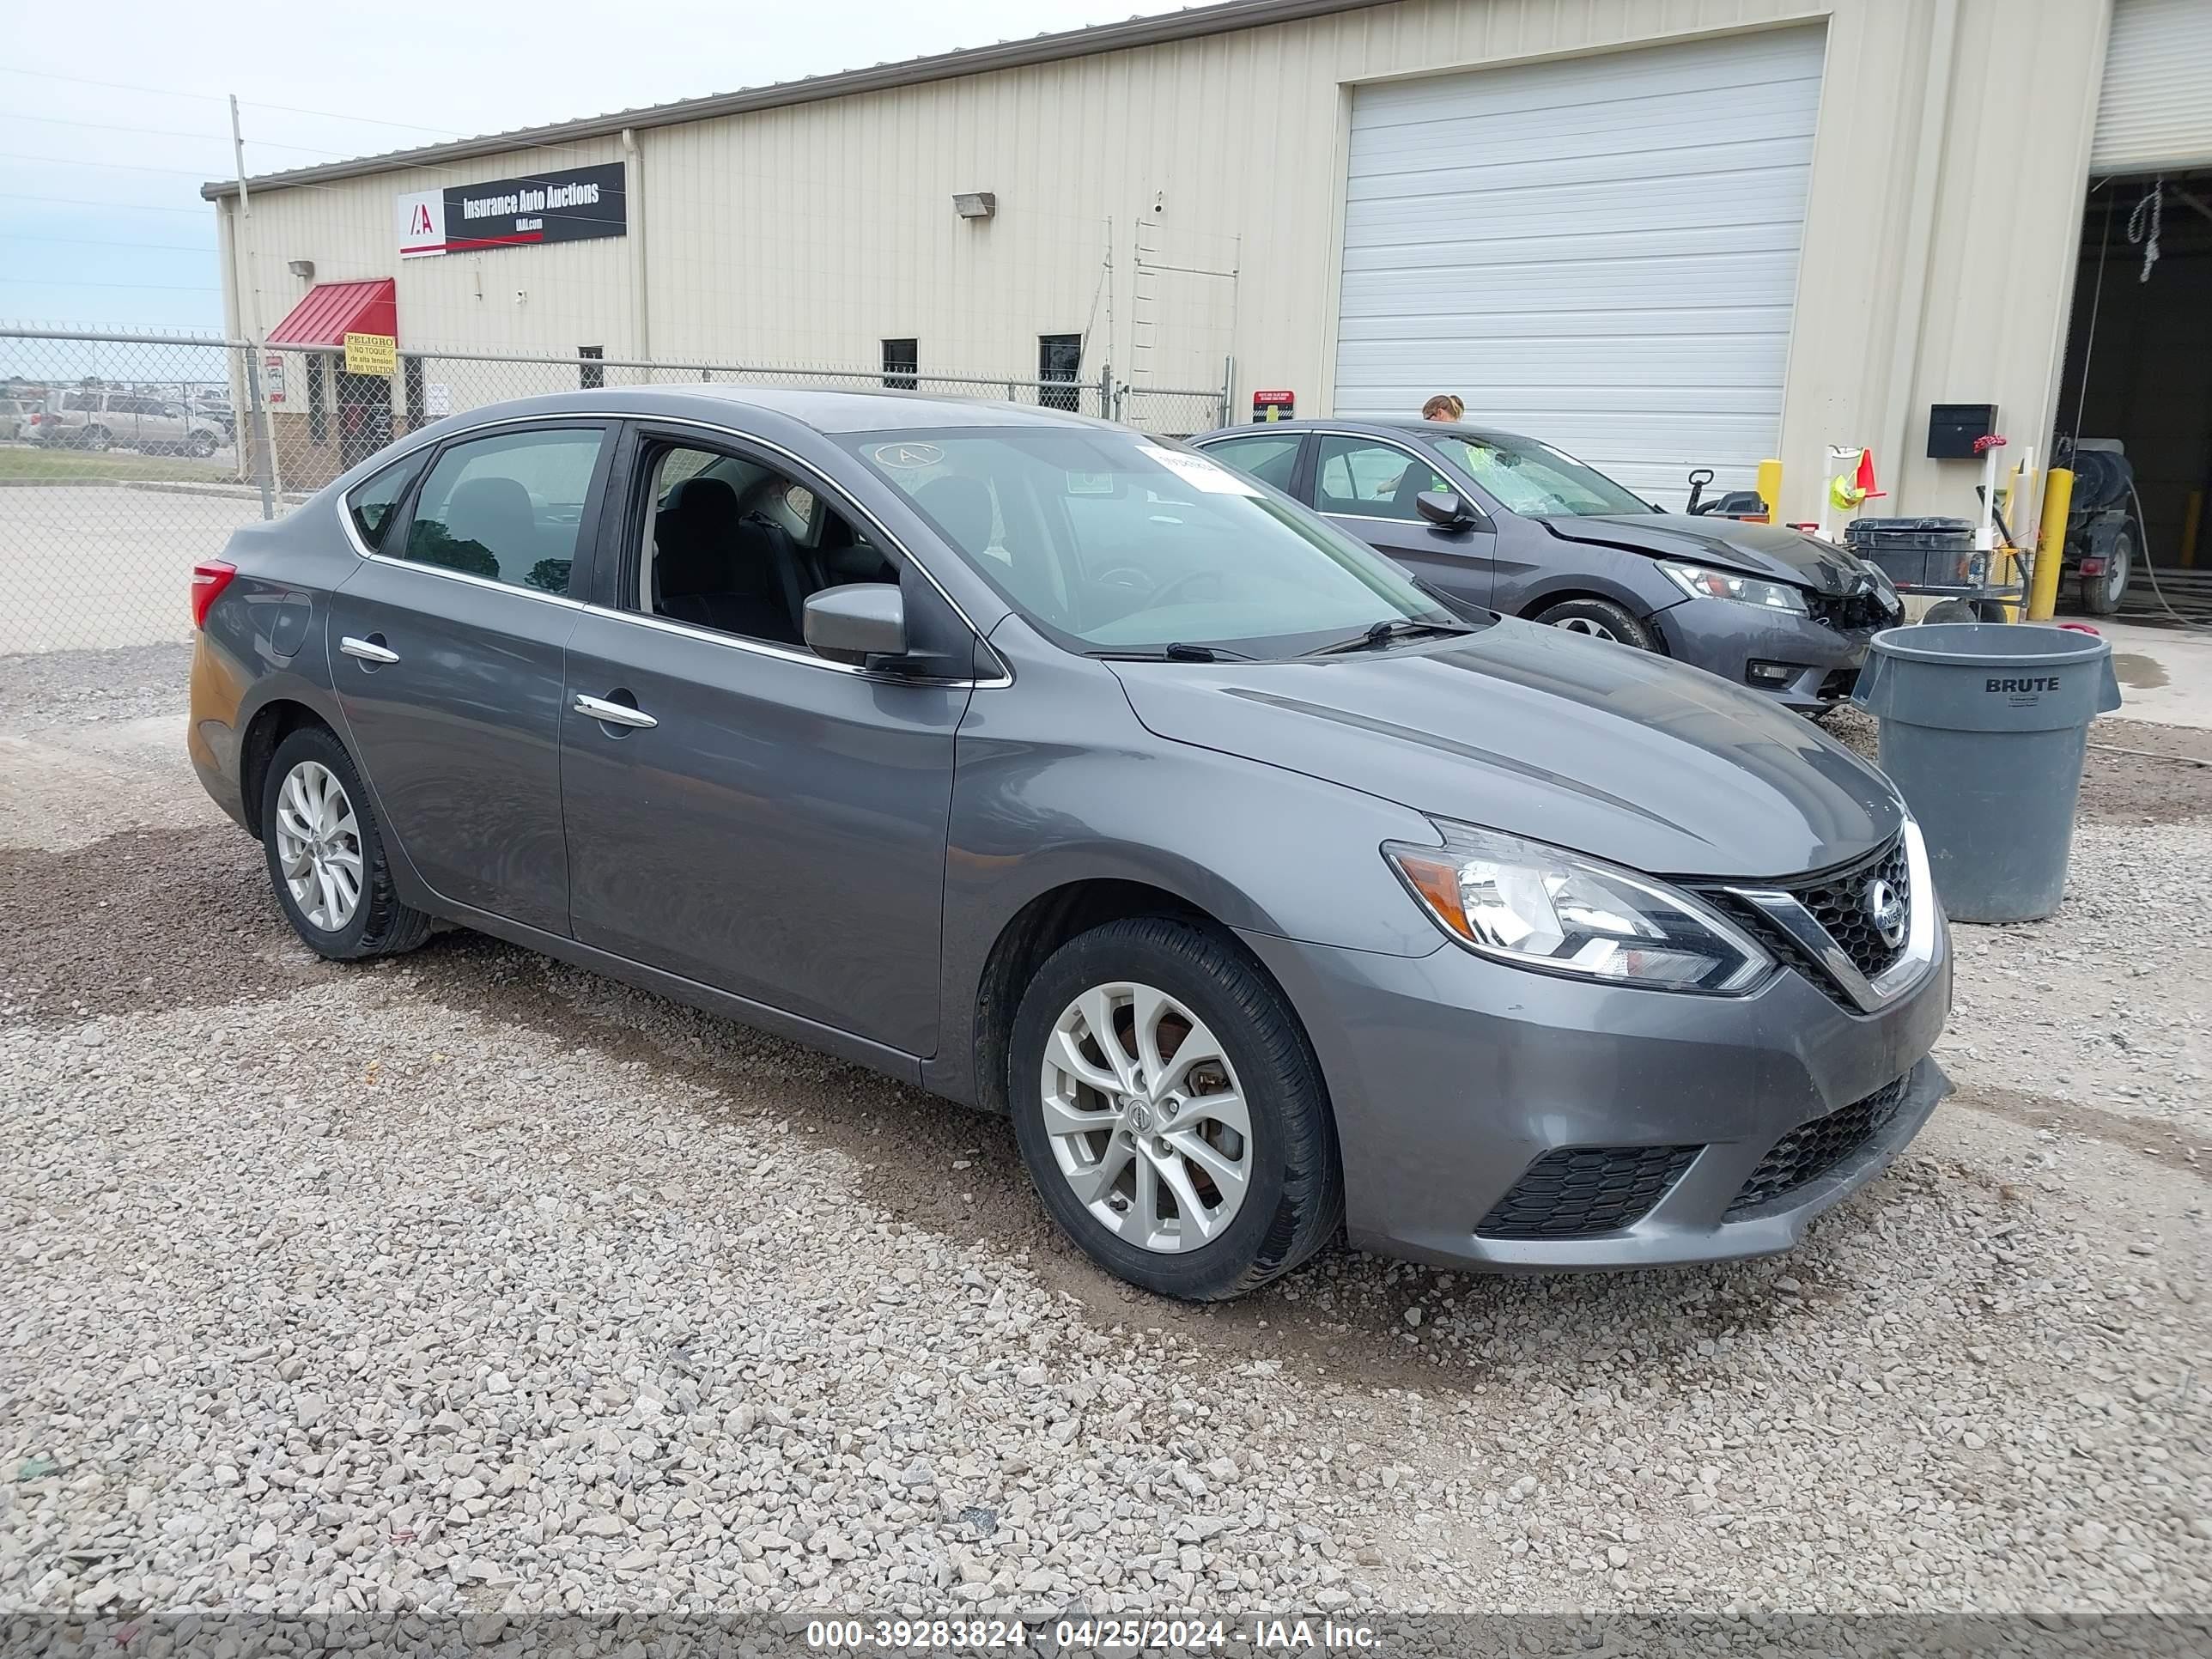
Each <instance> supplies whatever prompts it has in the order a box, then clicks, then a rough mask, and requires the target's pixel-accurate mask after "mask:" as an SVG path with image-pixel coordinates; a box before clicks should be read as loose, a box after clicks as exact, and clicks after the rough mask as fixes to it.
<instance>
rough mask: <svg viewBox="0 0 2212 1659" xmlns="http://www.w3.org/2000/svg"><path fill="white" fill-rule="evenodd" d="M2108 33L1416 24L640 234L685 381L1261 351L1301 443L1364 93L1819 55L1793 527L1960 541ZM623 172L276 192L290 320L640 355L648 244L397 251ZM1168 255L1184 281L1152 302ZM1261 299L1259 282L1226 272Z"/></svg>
mask: <svg viewBox="0 0 2212 1659" xmlns="http://www.w3.org/2000/svg"><path fill="white" fill-rule="evenodd" d="M2109 12H2110V0H1405V3H1401V4H1396V5H1389V6H1383V7H1377V8H1374V9H1365V10H1358V11H1352V12H1346V13H1341V14H1338V15H1333V16H1328V17H1322V18H1317V19H1313V20H1310V21H1300V22H1294V23H1286V24H1279V25H1272V26H1268V27H1259V28H1252V29H1247V30H1243V31H1240V32H1238V33H1231V34H1223V35H1218V36H1213V37H1210V38H1202V39H1198V40H1187V41H1182V42H1176V43H1171V44H1166V45H1161V46H1148V47H1142V48H1137V49H1133V50H1126V51H1121V52H1113V53H1106V54H1101V55H1098V56H1095V57H1090V58H1075V59H1069V60H1065V61H1062V62H1060V63H1055V64H1042V65H1037V66H1034V67H1029V68H1023V69H1013V70H1000V71H996V72H994V73H990V74H985V75H975V76H964V77H961V78H957V79H953V80H948V81H943V82H933V83H930V84H927V85H923V86H918V87H912V88H901V89H896V90H892V91H887V92H881V93H873V94H864V95H858V96H852V97H848V98H843V99H838V100H827V101H823V102H817V103H813V104H806V105H799V106H788V107H785V108H780V109H774V110H768V111H763V112H754V113H750V114H745V115H741V116H735V117H728V118H720V119H716V120H712V121H700V122H694V123H690V124H688V125H679V126H671V127H664V128H655V129H650V130H647V131H641V132H640V133H639V134H638V135H637V137H638V142H639V143H640V144H641V148H642V171H643V189H642V198H643V199H642V204H641V205H640V204H638V203H637V202H636V201H635V196H636V194H637V193H638V192H637V181H636V180H635V179H633V181H632V189H633V196H634V201H633V215H634V216H641V217H642V220H643V224H642V238H643V243H642V250H641V252H642V263H643V265H644V268H645V273H646V276H645V281H646V289H645V292H644V295H643V297H644V299H645V300H646V301H647V305H646V307H645V313H646V315H647V317H649V319H650V334H651V342H650V343H651V346H652V349H653V355H655V356H662V357H679V358H682V357H707V358H713V359H716V360H720V361H744V362H771V361H772V362H842V363H851V362H862V363H866V362H873V361H874V360H875V358H876V355H877V352H878V349H879V343H880V341H881V340H882V339H884V338H885V337H905V336H912V337H916V338H918V339H919V340H920V341H921V361H922V364H923V366H924V368H925V369H927V368H936V369H939V370H941V371H950V370H957V369H962V368H1000V369H1012V368H1020V367H1022V366H1024V365H1033V364H1034V362H1035V354H1036V337H1037V335H1039V334H1040V333H1054V332H1063V331H1066V332H1073V331H1085V333H1086V334H1087V335H1088V336H1089V337H1090V339H1091V349H1090V350H1089V351H1088V352H1087V353H1086V356H1085V373H1086V374H1092V373H1095V372H1096V369H1097V362H1098V361H1099V359H1100V357H1101V356H1103V355H1107V354H1110V356H1111V357H1112V360H1113V363H1114V367H1115V372H1116V374H1117V375H1118V376H1119V377H1121V378H1123V379H1127V380H1136V381H1137V382H1138V383H1139V384H1147V383H1149V384H1153V385H1163V386H1164V385H1194V386H1206V385H1211V384H1214V383H1217V382H1218V380H1219V377H1220V372H1221V364H1222V361H1223V358H1224V356H1226V355H1228V354H1230V353H1231V352H1233V353H1234V356H1235V358H1236V362H1237V396H1238V397H1239V398H1240V399H1242V398H1249V393H1250V392H1251V390H1252V389H1253V388H1255V387H1257V386H1288V387H1292V388H1295V389H1296V390H1297V392H1298V393H1299V398H1300V411H1301V412H1302V413H1304V412H1311V411H1314V410H1325V409H1326V408H1327V406H1328V392H1329V388H1328V378H1327V377H1328V374H1329V372H1330V371H1329V366H1330V364H1331V363H1332V362H1333V361H1334V320H1333V319H1334V308H1335V307H1334V291H1333V290H1334V282H1335V272H1336V266H1337V237H1338V234H1339V233H1338V220H1339V216H1340V210H1341V199H1342V179H1343V173H1344V143H1345V132H1346V127H1347V125H1348V119H1349V109H1350V101H1351V88H1352V85H1353V84H1355V83H1358V82H1363V81H1371V80H1376V79H1381V78H1385V77H1395V76H1407V75H1416V74H1435V73H1444V72H1449V71H1452V70H1465V69H1469V68H1476V67H1480V66H1481V65H1484V64H1497V63H1506V62H1515V61H1522V60H1527V59H1530V58H1544V57H1553V56H1560V55H1565V54H1571V53H1581V52H1599V51H1613V50H1621V49H1627V48H1632V47H1634V46H1638V45H1643V44H1648V43H1651V42H1655V41H1658V40H1674V39H1680V38H1682V37H1684V36H1686V35H1694V34H1720V33H1730V32H1734V31H1739V30H1746V29H1753V28H1759V27H1773V26H1776V25H1782V24H1793V23H1800V22H1806V21H1826V25H1827V38H1828V52H1827V67H1826V77H1825V82H1824V87H1823V91H1822V95H1821V107H1820V125H1819V135H1818V137H1817V139H1816V143H1815V148H1814V163H1813V183H1812V204H1811V207H1810V209H1809V210H1808V222H1807V226H1806V234H1805V241H1804V247H1803V253H1802V264H1801V273H1800V277H1799V297H1798V307H1797V320H1796V331H1795V335H1794V337H1793V340H1792V344H1791V355H1790V375H1789V384H1788V388H1787V392H1786V395H1785V402H1784V419H1783V429H1782V434H1781V440H1780V453H1781V454H1782V456H1783V459H1784V464H1785V478H1786V480H1787V490H1786V499H1785V503H1784V505H1785V509H1786V510H1787V511H1788V513H1790V515H1791V516H1793V517H1811V516H1813V514H1814V511H1815V510H1816V508H1815V503H1816V501H1817V499H1818V490H1819V488H1820V472H1821V469H1822V459H1823V450H1824V446H1825V445H1826V444H1827V443H1829V442H1831V441H1834V442H1864V443H1868V444H1871V445H1873V446H1874V447H1875V450H1876V453H1877V458H1878V460H1879V461H1880V463H1881V469H1882V472H1883V479H1884V483H1885V484H1886V485H1887V487H1888V488H1890V489H1892V490H1893V497H1892V501H1891V502H1890V504H1889V505H1890V506H1891V507H1893V508H1899V509H1902V510H1907V511H1912V512H1935V511H1952V512H1965V511H1967V510H1969V508H1970V506H1971V502H1972V486H1973V483H1974V482H1975V477H1974V475H1973V473H1972V469H1971V468H1968V467H1964V466H1961V465H1960V464H1958V463H1932V462H1928V461H1925V460H1923V459H1917V454H1918V452H1919V451H1920V449H1921V448H1922V447H1923V444H1924V439H1925V420H1926V411H1927V405H1928V404H1929V403H1931V402H1938V401H1942V402H1952V401H1956V402H1967V401H1994V402H1997V403H1999V404H2002V406H2003V410H2004V416H2003V420H2004V424H2005V426H2006V427H2007V428H2008V431H2009V432H2010V434H2011V435H2012V436H2013V438H2014V440H2015V443H2016V444H2020V445H2021V446H2023V447H2024V446H2026V445H2027V444H2029V443H2034V444H2036V445H2037V446H2038V447H2041V445H2042V443H2043V441H2044V439H2045V437H2046V436H2047V432H2048V428H2049V425H2050V414H2051V411H2050V404H2051V398H2053V396H2055V387H2056V380H2057V359H2058V356H2059V350H2058V348H2059V344H2060V343H2061V340H2062V338H2063V318H2064V315H2065V310H2066V304H2067V300H2068V297H2069V290H2070V283H2071V277H2072V270H2073V257H2072V249H2073V246H2074V241H2075V229H2076V226H2077V224H2078V220H2079V215H2080V211H2081V186H2082V179H2083V174H2084V170H2085V167H2086V165H2087V153H2088V141H2089V133H2090V130H2091V125H2092V121H2093V116H2094V113H2095V105H2096V97H2097V89H2098V85H2099V80H2100V70H2101V64H2102V58H2103V52H2104V42H2105V35H2106V27H2107V21H2108V16H2109ZM858 55H865V54H856V56H858ZM620 155H621V147H620V144H619V142H618V141H616V140H607V141H604V142H598V143H592V144H588V145H581V146H577V147H574V149H569V150H564V151H562V152H558V153H547V152H532V151H518V152H516V153H515V155H513V157H512V158H501V157H484V158H478V159H477V160H473V161H467V162H463V163H459V164H457V165H456V166H455V167H453V169H451V170H450V173H449V174H444V175H441V174H439V173H431V172H428V171H426V170H424V169H421V168H415V169H410V170H407V171H405V172H404V173H395V174H392V175H390V176H387V177H380V178H372V179H359V180H349V181H345V182H343V183H340V184H337V185H332V186H330V187H327V188H326V189H324V190H321V191H307V190H290V191H273V192H266V193H264V196H263V197H261V198H259V199H258V201H257V204H256V206H257V219H258V222H259V228H258V241H259V244H260V246H261V249H262V254H263V258H264V270H274V271H275V273H276V275H275V277H274V278H273V280H272V279H270V278H268V277H266V276H264V294H267V295H286V296H289V297H296V295H297V293H298V292H299V291H300V290H301V284H300V283H297V282H296V281H295V280H294V279H292V278H291V277H289V276H286V275H285V274H284V272H283V262H284V260H285V259H287V258H298V257H309V258H314V259H315V260H316V263H317V273H316V274H317V276H318V278H319V279H323V280H327V279H331V278H337V277H345V276H381V275H390V274H394V273H395V272H396V274H397V275H398V278H399V313H400V326H401V329H402V331H403V333H404V337H405V338H404V343H405V344H407V345H409V346H416V345H426V344H434V343H435V344H449V345H455V346H463V347H470V348H476V349H489V348H497V347H513V348H517V349H546V350H552V351H558V352H563V353H565V352H568V351H572V350H574V348H575V347H576V346H577V345H578V344H581V343H593V344H605V346H606V347H607V348H608V350H609V353H610V355H618V354H619V353H620V352H622V351H623V350H625V349H635V342H636V341H637V339H638V338H639V336H640V329H641V317H640V312H639V307H638V304H637V301H638V298H639V297H640V296H639V295H638V292H637V289H636V286H635V283H634V282H633V281H632V271H633V259H634V258H635V256H636V254H637V252H638V250H636V249H634V248H632V247H631V246H629V244H630V241H631V240H632V239H627V238H626V239H618V240H617V239H611V240H604V241H599V242H592V243H586V244H581V245H572V246H567V247H556V248H547V249H532V250H517V251H513V252H491V253H483V254H474V255H464V256H448V257H447V258H439V259H418V260H410V261H406V262H404V263H402V262H400V261H399V260H398V258H397V257H396V251H395V242H394V234H393V227H392V201H393V197H394V195H395V193H396V192H398V191H403V190H411V189H417V188H423V187H427V186H428V185H430V184H433V183H439V182H464V181H466V180H470V179H489V178H495V177H501V176H505V175H507V174H512V173H522V172H526V171H528V170H529V169H530V168H531V167H533V166H536V165H540V164H543V163H544V162H550V161H572V162H574V161H612V160H617V159H619V158H620ZM967 190H987V191H995V192H996V193H997V195H998V197H999V211H998V215H997V216H996V217H995V218H994V219H993V220H991V221H988V222H980V223H979V222H963V221H961V220H959V219H957V218H956V217H955V216H954V215H953V212H952V209H951V196H952V194H953V192H955V191H967ZM1109 224H1110V233H1109ZM1140 224H1141V226H1142V227H1143V228H1142V229H1141V231H1140V229H1139V225H1140ZM1140 235H1141V236H1143V237H1144V238H1145V239H1146V241H1147V242H1148V244H1149V249H1150V251H1149V254H1148V262H1149V264H1151V265H1152V267H1154V269H1153V270H1152V274H1151V275H1150V276H1147V277H1146V278H1144V279H1143V280H1142V281H1141V282H1140V281H1139V278H1138V276H1137V273H1136V271H1135V269H1134V265H1135V263H1136V256H1135V247H1136V244H1137V239H1138V238H1139V236H1140ZM1109 252H1110V253H1111V254H1112V258H1111V261H1110V265H1111V269H1110V272H1109V269H1108V267H1109ZM1167 266H1180V267H1185V268H1187V269H1184V270H1165V269H1162V268H1163V267H1167ZM1231 268H1234V269H1236V270H1237V271H1238V272H1239V273H1240V274H1239V275H1238V276H1237V278H1236V279H1235V281H1234V282H1233V283H1231V281H1230V280H1229V279H1228V278H1226V277H1219V276H1204V275H1198V274H1194V272H1196V271H1205V270H1229V269H1231ZM518 289H520V290H524V291H525V292H526V295H527V298H526V300H524V301H521V302H520V303H517V302H516V301H515V300H514V298H513V295H514V293H515V291H516V290H518ZM289 297H287V298H286V299H285V300H284V301H283V303H285V304H289ZM281 310H282V306H281V305H277V306H272V307H271V310H270V315H269V318H268V319H266V320H273V319H274V316H275V315H276V314H278V313H280V312H281ZM1109 318H1110V326H1109ZM1697 459H1699V458H1697V457H1694V456H1685V457H1684V458H1683V460H1684V465H1686V466H1687V465H1691V464H1692V463H1694V462H1695V461H1696V460H1697Z"/></svg>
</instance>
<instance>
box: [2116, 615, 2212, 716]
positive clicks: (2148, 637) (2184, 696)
mask: <svg viewBox="0 0 2212 1659" xmlns="http://www.w3.org/2000/svg"><path fill="white" fill-rule="evenodd" d="M2096 629H2097V631H2098V632H2099V633H2100V634H2102V635H2104V636H2105V637H2106V639H2108V640H2110V641H2112V668H2113V671H2114V672H2116V673H2117V674H2118V676H2119V678H2120V696H2122V697H2124V699H2126V702H2125V704H2124V706H2123V707H2122V708H2121V709H2120V714H2122V715H2123V716H2124V718H2126V719H2128V720H2150V721H2153V722H2154V723H2156V724H2158V725H2160V726H2193V727H2195V728H2196V729H2197V730H2198V731H2212V628H2183V627H2180V626H2178V625H2176V626H2168V627H2159V626H2155V625H2152V624H2146V623H2120V622H2100V623H2097V624H2096Z"/></svg>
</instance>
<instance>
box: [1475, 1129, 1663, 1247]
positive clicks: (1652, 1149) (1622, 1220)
mask: <svg viewBox="0 0 2212 1659" xmlns="http://www.w3.org/2000/svg"><path fill="white" fill-rule="evenodd" d="M1702 1150H1703V1148H1701V1147H1697V1146H1575V1147H1567V1148H1563V1149H1561V1150H1559V1151H1557V1152H1547V1153H1545V1154H1544V1155H1543V1157H1541V1158H1538V1159H1537V1160H1536V1161H1535V1162H1534V1164H1530V1165H1529V1166H1528V1173H1527V1174H1526V1175H1523V1176H1522V1177H1521V1179H1520V1180H1518V1181H1516V1182H1514V1183H1513V1190H1512V1191H1511V1192H1510V1193H1508V1194H1505V1196H1504V1197H1503V1198H1501V1199H1499V1200H1498V1204H1497V1206H1496V1207H1495V1208H1493V1209H1492V1211H1491V1212H1490V1213H1489V1214H1488V1215H1486V1216H1485V1217H1483V1218H1482V1225H1480V1226H1479V1227H1477V1228H1476V1229H1475V1230H1474V1231H1475V1236H1476V1237H1479V1238H1588V1237H1590V1236H1591V1235H1592V1234H1594V1233H1609V1232H1613V1231H1616V1230H1617V1229H1619V1228H1622V1227H1626V1226H1629V1225H1632V1224H1633V1223H1635V1222H1638V1221H1640V1220H1642V1219H1643V1218H1644V1215H1645V1213H1646V1212H1649V1211H1650V1208H1651V1206H1653V1205H1654V1204H1656V1203H1657V1202H1658V1201H1659V1200H1660V1197H1661V1195H1662V1194H1664V1193H1665V1192H1666V1190H1667V1189H1668V1188H1669V1187H1671V1186H1673V1185H1674V1178H1675V1177H1676V1176H1679V1175H1680V1174H1681V1173H1682V1171H1683V1170H1686V1169H1687V1168H1688V1167H1689V1164H1690V1160H1691V1159H1692V1158H1695V1157H1696V1156H1697V1155H1698V1153H1699V1152H1700V1151H1702Z"/></svg>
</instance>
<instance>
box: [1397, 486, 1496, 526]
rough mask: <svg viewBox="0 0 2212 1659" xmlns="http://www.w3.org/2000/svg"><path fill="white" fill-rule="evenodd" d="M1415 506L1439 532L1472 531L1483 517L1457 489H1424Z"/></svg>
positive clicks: (1415, 498) (1416, 498)
mask: <svg viewBox="0 0 2212 1659" xmlns="http://www.w3.org/2000/svg"><path fill="white" fill-rule="evenodd" d="M1413 505H1414V507H1417V508H1418V509H1419V512H1420V514H1421V516H1422V517H1423V518H1425V519H1426V520H1428V521H1429V522H1430V523H1431V524H1432V525H1434V526H1436V527H1437V529H1439V530H1468V529H1471V528H1473V527H1474V525H1475V524H1476V523H1477V522H1478V521H1479V520H1480V516H1481V515H1480V514H1479V513H1476V512H1475V510H1474V507H1470V506H1469V505H1468V502H1467V501H1466V499H1465V498H1464V497H1463V496H1462V495H1460V493H1459V492H1458V491H1457V490H1456V489H1424V490H1423V491H1422V492H1421V493H1420V494H1419V495H1416V496H1415V497H1414V498H1413Z"/></svg>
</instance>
